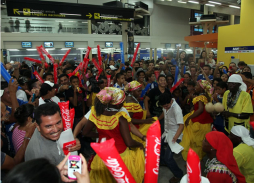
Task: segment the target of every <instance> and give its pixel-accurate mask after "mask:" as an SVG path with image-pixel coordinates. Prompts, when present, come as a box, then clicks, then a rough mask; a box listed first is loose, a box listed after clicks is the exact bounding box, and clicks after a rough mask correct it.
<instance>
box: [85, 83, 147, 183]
mask: <svg viewBox="0 0 254 183" xmlns="http://www.w3.org/2000/svg"><path fill="white" fill-rule="evenodd" d="M125 98H126V97H125V93H124V91H122V90H120V89H118V88H112V87H106V88H104V89H103V90H101V91H100V92H99V93H98V94H97V95H96V99H95V106H93V107H92V109H91V114H90V116H89V120H88V121H87V123H86V126H85V129H84V131H83V134H84V135H90V133H91V130H92V129H93V128H94V127H96V129H97V131H98V134H99V142H100V141H101V140H102V139H103V138H105V139H106V140H109V139H111V138H113V139H114V140H115V146H116V149H117V150H118V152H119V154H120V156H121V158H122V159H123V161H124V163H125V164H126V166H127V168H128V169H129V171H130V173H131V174H132V176H133V178H134V179H135V180H136V182H137V183H142V181H143V178H144V169H145V162H144V152H143V151H142V150H141V149H143V145H142V144H141V143H139V142H137V141H135V140H133V139H132V138H131V135H130V121H131V118H130V117H129V115H128V114H127V113H126V112H124V111H121V110H120V109H121V108H122V106H123V102H124V100H125ZM90 180H91V182H92V183H105V182H108V183H114V182H116V181H115V179H114V177H113V176H112V175H111V174H110V172H109V170H108V169H107V167H106V166H105V164H104V163H103V161H102V160H101V159H100V157H99V156H98V155H96V156H95V157H94V159H93V161H92V164H91V172H90Z"/></svg>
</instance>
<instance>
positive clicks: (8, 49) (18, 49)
mask: <svg viewBox="0 0 254 183" xmlns="http://www.w3.org/2000/svg"><path fill="white" fill-rule="evenodd" d="M8 50H9V51H19V49H8Z"/></svg>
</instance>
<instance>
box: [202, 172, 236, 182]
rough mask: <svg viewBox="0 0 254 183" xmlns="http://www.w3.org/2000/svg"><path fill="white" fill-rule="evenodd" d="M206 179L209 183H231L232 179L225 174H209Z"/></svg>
mask: <svg viewBox="0 0 254 183" xmlns="http://www.w3.org/2000/svg"><path fill="white" fill-rule="evenodd" d="M206 177H207V178H208V179H209V181H210V183H218V182H223V183H232V178H231V177H230V175H228V174H225V173H219V172H209V173H208V174H207V176H206Z"/></svg>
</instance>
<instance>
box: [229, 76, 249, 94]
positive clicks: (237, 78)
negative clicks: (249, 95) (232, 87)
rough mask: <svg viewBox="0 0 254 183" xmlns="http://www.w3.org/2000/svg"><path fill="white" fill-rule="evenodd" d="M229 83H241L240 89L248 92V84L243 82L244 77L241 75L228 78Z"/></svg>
mask: <svg viewBox="0 0 254 183" xmlns="http://www.w3.org/2000/svg"><path fill="white" fill-rule="evenodd" d="M228 83H240V84H241V86H240V89H241V90H242V91H246V90H247V86H246V84H245V83H244V82H243V79H242V77H241V76H240V75H239V74H232V75H231V76H230V77H229V78H228Z"/></svg>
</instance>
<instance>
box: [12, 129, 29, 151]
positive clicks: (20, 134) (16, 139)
mask: <svg viewBox="0 0 254 183" xmlns="http://www.w3.org/2000/svg"><path fill="white" fill-rule="evenodd" d="M18 128H19V126H17V127H16V128H15V129H14V130H13V134H12V143H13V146H14V149H15V152H17V151H18V150H19V148H20V147H21V145H22V143H23V141H24V137H25V135H26V131H23V130H19V129H18Z"/></svg>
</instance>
